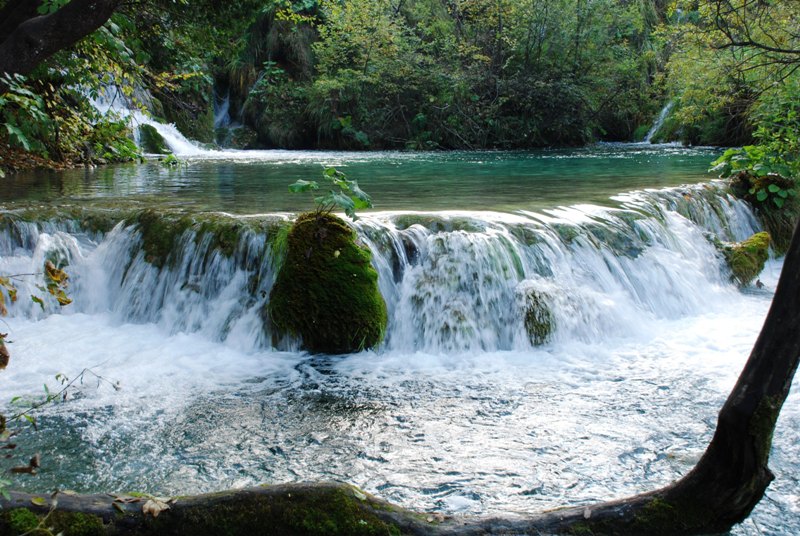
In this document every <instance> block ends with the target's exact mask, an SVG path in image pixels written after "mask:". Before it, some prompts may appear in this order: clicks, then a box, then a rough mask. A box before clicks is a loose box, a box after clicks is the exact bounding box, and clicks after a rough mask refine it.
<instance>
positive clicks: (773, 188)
mask: <svg viewBox="0 0 800 536" xmlns="http://www.w3.org/2000/svg"><path fill="white" fill-rule="evenodd" d="M767 190H769V191H770V192H772V193H773V194H774V193H776V192H780V191H781V187H780V186H778V185H777V184H770V185H769V186H767Z"/></svg>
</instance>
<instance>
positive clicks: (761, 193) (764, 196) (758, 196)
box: [756, 189, 769, 201]
mask: <svg viewBox="0 0 800 536" xmlns="http://www.w3.org/2000/svg"><path fill="white" fill-rule="evenodd" d="M767 197H769V194H768V193H767V191H766V190H763V189H761V190H759V191H758V193H757V194H756V199H758V200H759V201H765V200H766V199H767Z"/></svg>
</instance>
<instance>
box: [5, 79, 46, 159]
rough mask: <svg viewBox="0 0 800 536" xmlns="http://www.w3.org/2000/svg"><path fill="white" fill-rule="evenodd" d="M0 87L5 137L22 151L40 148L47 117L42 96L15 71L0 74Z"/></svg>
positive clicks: (41, 148)
mask: <svg viewBox="0 0 800 536" xmlns="http://www.w3.org/2000/svg"><path fill="white" fill-rule="evenodd" d="M0 87H5V88H6V90H5V92H4V93H2V94H0V112H1V113H2V121H3V127H5V130H6V134H7V136H8V141H9V142H10V143H11V144H12V145H18V146H20V147H23V148H24V149H25V150H26V151H33V150H38V151H40V152H43V151H44V146H43V145H42V143H41V142H40V141H39V139H41V138H42V137H44V136H45V135H46V132H47V129H48V128H49V127H50V118H49V117H48V116H47V114H46V113H45V111H44V102H43V100H42V97H41V96H39V95H37V94H36V93H34V92H33V91H32V90H31V89H30V88H29V87H27V85H26V79H25V77H23V76H21V75H18V74H15V75H9V74H4V75H3V76H2V79H0Z"/></svg>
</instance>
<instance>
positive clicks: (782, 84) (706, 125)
mask: <svg viewBox="0 0 800 536" xmlns="http://www.w3.org/2000/svg"><path fill="white" fill-rule="evenodd" d="M798 17H800V3H798V2H795V1H794V0H774V1H771V2H753V1H749V0H700V1H697V0H676V1H674V2H672V3H671V4H670V8H669V11H668V21H669V24H668V25H665V26H662V28H661V29H660V32H659V39H662V40H663V41H664V42H665V46H666V47H667V48H668V49H671V50H672V51H673V53H672V56H671V58H670V61H669V65H668V76H667V78H666V85H667V86H668V89H669V91H670V92H671V93H673V94H674V95H675V96H676V101H677V103H678V105H677V106H676V109H675V113H674V114H673V119H672V120H673V122H674V125H673V131H674V132H676V133H678V134H679V135H680V136H681V137H682V138H683V139H684V140H685V141H688V142H692V143H704V144H709V143H710V144H719V145H729V146H730V145H742V144H746V143H748V142H752V134H753V132H754V131H756V130H757V129H758V127H759V126H760V125H761V124H762V121H763V119H764V118H763V117H762V116H761V110H762V109H763V107H764V106H765V103H766V102H767V101H769V100H772V101H773V102H772V108H773V111H774V109H775V107H774V105H775V104H776V103H775V96H776V95H781V97H780V100H781V102H783V103H786V104H787V105H790V103H791V102H792V101H793V98H792V97H791V96H790V93H791V92H786V91H785V90H786V88H787V87H790V86H794V87H796V86H797V78H798V65H800V32H797V31H796V28H797V20H798ZM794 93H795V95H796V90H795V91H794Z"/></svg>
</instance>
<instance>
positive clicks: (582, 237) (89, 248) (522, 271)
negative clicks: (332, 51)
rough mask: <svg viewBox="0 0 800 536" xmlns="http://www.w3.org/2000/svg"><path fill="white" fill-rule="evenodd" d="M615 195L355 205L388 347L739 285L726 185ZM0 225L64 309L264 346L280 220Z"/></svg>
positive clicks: (484, 335) (748, 228)
mask: <svg viewBox="0 0 800 536" xmlns="http://www.w3.org/2000/svg"><path fill="white" fill-rule="evenodd" d="M617 201H618V202H619V203H620V206H619V207H618V208H604V207H598V206H594V205H575V206H571V207H562V208H558V209H553V210H548V211H545V212H544V213H524V212H521V213H518V214H501V213H486V212H468V213H436V214H425V213H400V214H398V213H393V214H389V213H387V214H382V215H381V214H378V215H371V216H366V217H364V218H363V219H362V220H360V221H359V222H358V223H357V224H356V230H357V232H358V234H359V236H360V239H361V240H362V241H363V242H364V243H366V244H367V245H368V246H369V247H370V249H371V250H372V251H373V253H374V255H373V259H374V263H375V266H376V269H377V270H378V273H379V286H380V289H381V292H382V294H383V296H384V298H385V299H386V302H387V306H388V309H389V326H388V332H387V335H386V340H385V343H384V350H389V351H401V352H427V353H434V354H460V353H463V352H473V351H484V352H485V351H497V350H519V349H526V348H530V347H532V346H534V345H541V344H560V343H567V342H570V341H583V342H593V341H602V340H605V339H608V338H615V337H629V336H633V335H636V334H638V333H642V332H646V331H647V329H648V325H649V324H650V323H651V322H656V321H659V320H664V319H677V318H681V317H685V316H689V315H693V314H698V313H702V312H704V311H706V310H708V309H709V308H713V307H724V304H725V303H726V301H727V300H730V299H731V298H732V297H733V296H735V295H736V293H737V290H736V289H735V287H734V286H733V285H732V284H730V283H729V282H728V274H727V271H726V270H727V268H726V267H725V266H724V263H723V261H722V258H721V256H720V255H719V254H718V252H717V251H716V250H715V247H714V246H713V244H712V242H711V241H710V240H709V237H710V236H711V235H713V236H714V237H716V238H718V239H720V240H726V241H734V240H742V239H744V238H746V237H747V236H749V235H750V234H752V233H753V232H755V231H757V230H758V223H757V221H756V219H755V218H754V216H753V214H752V212H751V211H750V209H749V208H748V206H747V205H746V204H745V203H743V202H741V201H739V200H736V199H734V198H732V197H730V196H728V195H727V194H726V193H725V190H724V187H723V186H722V185H721V184H719V185H718V184H715V183H711V184H702V185H696V186H687V187H682V188H670V189H663V190H658V191H639V192H633V193H629V194H624V195H621V196H619V197H618V198H617ZM0 222H3V226H2V227H0V253H1V254H2V256H1V257H0V273H31V272H35V271H37V270H39V269H40V268H39V267H40V266H41V264H42V263H43V262H44V260H45V259H48V258H52V259H56V260H57V261H58V263H59V264H60V265H64V266H66V270H67V271H68V273H69V274H70V277H71V280H72V282H73V285H72V290H71V292H72V297H73V298H74V304H73V305H72V306H70V307H69V308H67V309H65V310H64V313H65V314H74V313H90V314H91V313H95V312H103V311H110V312H111V313H112V314H113V315H114V316H115V317H117V318H118V319H119V320H120V321H123V322H133V323H155V324H158V325H160V326H162V327H163V329H165V330H168V331H170V332H173V333H175V332H185V333H193V334H196V336H198V337H203V338H206V339H210V340H213V341H225V342H226V344H230V345H233V346H234V347H236V348H237V349H244V350H248V349H254V348H265V347H269V346H271V344H272V337H271V333H270V327H269V326H270V324H269V321H268V319H267V318H266V313H265V304H266V303H267V301H268V299H269V292H270V289H271V287H272V284H273V281H274V278H275V266H276V264H278V262H279V255H280V253H279V252H276V251H274V250H273V245H272V244H273V243H277V242H275V240H276V237H277V236H278V235H279V234H280V230H281V229H282V228H285V226H286V225H288V223H287V220H286V219H285V218H283V217H279V216H262V217H247V218H236V217H232V216H221V215H197V216H193V217H192V218H189V217H188V216H181V215H169V214H165V215H160V216H154V215H153V213H150V212H145V213H142V214H140V215H138V216H134V217H130V216H129V217H128V219H127V220H125V221H120V222H119V223H118V224H117V225H116V226H115V227H114V228H113V229H112V230H111V231H109V232H107V233H105V234H103V233H98V232H95V231H92V230H90V229H85V228H84V226H83V224H82V223H81V222H80V221H74V220H69V219H65V220H63V221H61V222H60V223H53V222H34V223H31V222H26V221H23V220H22V219H15V218H14V217H13V215H10V216H9V217H6V218H3V219H2V220H0ZM34 285H35V282H34V281H26V282H22V283H21V287H22V288H21V292H20V294H21V295H22V294H23V293H35V286H34ZM51 305H52V304H51ZM57 310H58V307H57V306H50V307H47V308H45V311H41V310H39V309H38V308H34V307H33V306H30V307H26V308H16V309H15V311H14V314H18V315H24V316H34V317H38V316H41V315H45V314H51V313H52V312H53V311H57Z"/></svg>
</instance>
